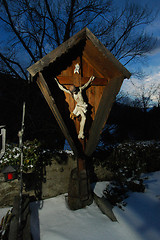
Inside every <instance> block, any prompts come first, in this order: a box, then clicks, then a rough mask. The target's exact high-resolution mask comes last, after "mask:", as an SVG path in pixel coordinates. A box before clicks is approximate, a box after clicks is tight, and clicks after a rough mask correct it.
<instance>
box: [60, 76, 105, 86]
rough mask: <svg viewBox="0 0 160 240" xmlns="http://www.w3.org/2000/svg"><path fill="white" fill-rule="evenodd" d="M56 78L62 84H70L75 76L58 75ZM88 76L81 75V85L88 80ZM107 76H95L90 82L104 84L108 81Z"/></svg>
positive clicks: (96, 84)
mask: <svg viewBox="0 0 160 240" xmlns="http://www.w3.org/2000/svg"><path fill="white" fill-rule="evenodd" d="M57 79H58V80H59V82H60V83H61V84H64V85H72V84H74V80H75V77H74V76H73V77H66V76H58V77H57ZM88 80H89V77H81V80H80V82H81V85H84V84H85V83H86V82H88ZM108 80H109V79H108V78H99V77H96V78H95V80H94V81H93V82H92V86H106V85H107V83H108Z"/></svg>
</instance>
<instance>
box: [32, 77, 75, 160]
mask: <svg viewBox="0 0 160 240" xmlns="http://www.w3.org/2000/svg"><path fill="white" fill-rule="evenodd" d="M37 84H38V86H39V88H40V90H41V92H42V94H43V96H44V97H45V99H46V101H47V103H48V105H49V107H50V109H51V111H52V113H53V115H54V117H55V119H56V121H57V123H58V125H59V127H60V128H61V130H62V132H63V134H64V136H65V138H66V139H67V141H68V143H69V145H70V147H71V149H72V150H73V152H74V154H75V155H76V156H78V151H77V148H76V146H75V144H74V142H73V140H72V138H71V136H70V134H69V131H68V129H67V127H66V125H65V123H64V121H63V119H62V117H61V114H60V113H59V110H58V108H57V106H56V104H55V101H54V98H53V97H52V95H51V92H50V90H49V88H48V85H47V83H46V81H45V79H44V77H43V75H42V73H39V75H38V77H37Z"/></svg>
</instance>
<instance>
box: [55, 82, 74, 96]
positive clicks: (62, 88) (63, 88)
mask: <svg viewBox="0 0 160 240" xmlns="http://www.w3.org/2000/svg"><path fill="white" fill-rule="evenodd" d="M54 80H55V81H56V82H57V84H58V87H59V88H60V89H61V90H62V91H64V92H66V93H70V94H71V92H70V91H69V90H68V89H67V88H65V87H64V86H63V85H61V84H60V83H59V82H58V79H57V78H54Z"/></svg>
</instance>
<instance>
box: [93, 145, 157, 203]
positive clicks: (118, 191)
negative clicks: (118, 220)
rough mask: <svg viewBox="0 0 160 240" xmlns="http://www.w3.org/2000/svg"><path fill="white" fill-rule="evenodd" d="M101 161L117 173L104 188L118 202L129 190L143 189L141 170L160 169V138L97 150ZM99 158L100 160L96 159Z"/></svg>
mask: <svg viewBox="0 0 160 240" xmlns="http://www.w3.org/2000/svg"><path fill="white" fill-rule="evenodd" d="M97 156H98V158H99V159H98V163H97V162H96V164H101V166H102V167H106V169H107V170H110V171H111V172H112V173H113V181H112V182H110V184H109V185H108V186H107V188H106V190H105V191H104V194H105V196H106V197H107V198H108V199H109V200H110V202H111V203H112V204H113V205H115V204H117V203H118V202H121V201H122V200H123V199H124V198H125V197H126V196H127V193H128V191H137V192H143V191H144V190H145V186H144V184H143V179H142V178H141V173H143V172H153V171H158V170H160V142H156V141H143V142H142V141H141V142H126V143H123V144H118V145H117V146H110V147H108V149H107V150H102V149H101V150H100V151H99V152H97ZM95 161H97V160H95Z"/></svg>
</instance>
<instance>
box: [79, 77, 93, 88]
mask: <svg viewBox="0 0 160 240" xmlns="http://www.w3.org/2000/svg"><path fill="white" fill-rule="evenodd" d="M94 79H95V77H94V76H91V77H90V79H89V80H88V82H87V83H86V84H84V85H83V86H82V87H80V89H81V90H83V89H85V88H87V87H88V86H89V84H90V83H92V82H93V80H94Z"/></svg>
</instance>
